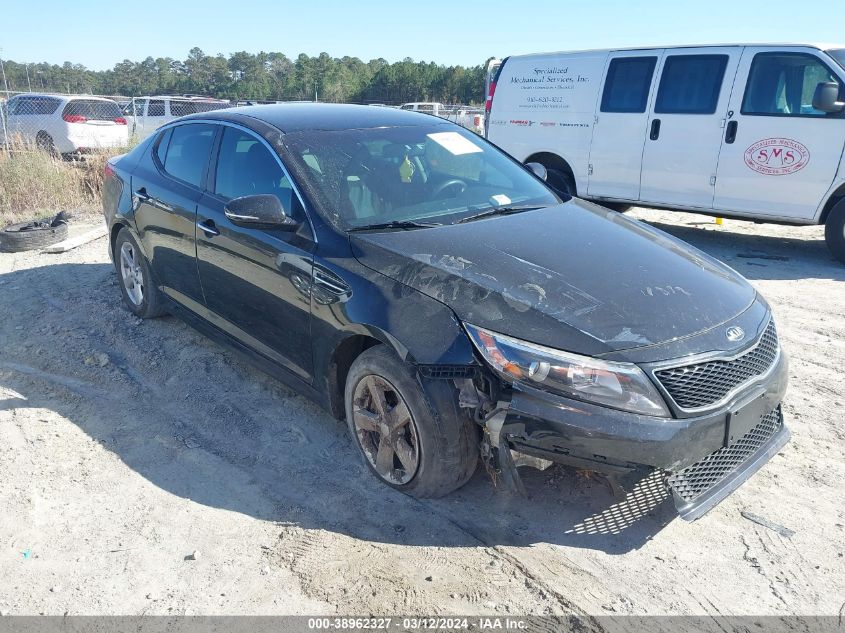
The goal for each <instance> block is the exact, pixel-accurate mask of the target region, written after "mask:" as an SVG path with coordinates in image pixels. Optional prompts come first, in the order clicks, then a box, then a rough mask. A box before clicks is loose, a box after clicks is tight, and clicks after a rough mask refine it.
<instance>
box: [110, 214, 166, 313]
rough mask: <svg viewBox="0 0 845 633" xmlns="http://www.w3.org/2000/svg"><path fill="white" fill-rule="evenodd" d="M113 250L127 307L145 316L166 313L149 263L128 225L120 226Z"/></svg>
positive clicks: (121, 291) (121, 290)
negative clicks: (125, 226)
mask: <svg viewBox="0 0 845 633" xmlns="http://www.w3.org/2000/svg"><path fill="white" fill-rule="evenodd" d="M114 254H115V267H116V268H117V273H118V278H119V280H120V293H121V294H122V295H123V301H124V303H125V304H126V307H128V308H129V309H130V310H131V311H132V312H133V313H134V314H135V315H136V316H139V317H141V318H142V319H152V318H155V317H157V316H161V315H162V314H164V306H163V297H162V295H161V291H159V289H158V288H157V287H156V286H155V284H154V283H153V281H152V275H151V274H150V265H149V264H148V263H147V259H146V258H145V257H144V254H143V253H142V252H141V248H140V247H139V246H138V242H137V241H135V238H134V237H133V236H132V233H130V232H129V229H127V228H122V229H120V233H118V234H117V239H116V240H115V242H114Z"/></svg>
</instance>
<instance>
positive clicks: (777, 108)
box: [742, 53, 845, 117]
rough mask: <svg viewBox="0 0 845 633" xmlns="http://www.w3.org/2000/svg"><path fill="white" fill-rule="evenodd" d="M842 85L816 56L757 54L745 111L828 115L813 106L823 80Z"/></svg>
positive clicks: (771, 113)
mask: <svg viewBox="0 0 845 633" xmlns="http://www.w3.org/2000/svg"><path fill="white" fill-rule="evenodd" d="M831 81H832V82H836V83H839V84H840V90H839V93H840V99H842V98H843V96H845V90H843V88H842V84H841V82H840V81H839V79H838V78H837V77H836V76H835V75H833V73H831V72H830V69H829V68H828V67H827V66H825V65H824V64H823V63H822V62H821V61H820V60H819V59H818V58H817V57H814V56H813V55H808V54H806V53H758V54H757V55H755V56H754V61H753V62H752V63H751V70H750V72H749V73H748V84H747V85H746V87H745V96H744V97H743V99H742V114H746V115H757V116H817V117H823V116H827V113H826V112H822V111H821V110H816V109H815V108H814V107H813V95H814V94H815V92H816V86H818V85H819V84H820V83H827V82H831Z"/></svg>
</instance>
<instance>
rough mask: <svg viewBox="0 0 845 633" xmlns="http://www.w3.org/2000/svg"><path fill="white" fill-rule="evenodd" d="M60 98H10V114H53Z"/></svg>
mask: <svg viewBox="0 0 845 633" xmlns="http://www.w3.org/2000/svg"><path fill="white" fill-rule="evenodd" d="M59 103H60V102H59V100H58V99H53V98H51V97H16V98H13V99H10V100H9V114H14V115H16V116H24V115H38V114H53V113H54V112H55V111H56V110H58V108H59Z"/></svg>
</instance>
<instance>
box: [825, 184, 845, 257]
mask: <svg viewBox="0 0 845 633" xmlns="http://www.w3.org/2000/svg"><path fill="white" fill-rule="evenodd" d="M824 239H825V242H827V247H828V248H829V249H830V252H831V253H833V256H834V257H835V258H836V259H838V260H839V261H840V262H842V263H843V264H845V199H843V200H840V201H839V202H838V203H837V204H836V206H834V207H833V208H832V209H831V210H830V213H829V214H828V216H827V221H826V222H825V223H824Z"/></svg>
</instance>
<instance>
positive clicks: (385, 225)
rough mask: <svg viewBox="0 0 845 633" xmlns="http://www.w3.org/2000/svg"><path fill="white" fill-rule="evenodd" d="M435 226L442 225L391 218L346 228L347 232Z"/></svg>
mask: <svg viewBox="0 0 845 633" xmlns="http://www.w3.org/2000/svg"><path fill="white" fill-rule="evenodd" d="M435 226H442V224H437V223H435V222H415V221H413V220H391V221H390V222H381V223H379V224H366V225H364V226H353V227H352V228H351V229H346V231H347V233H353V232H356V231H375V230H378V229H404V230H409V229H430V228H433V227H435Z"/></svg>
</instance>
